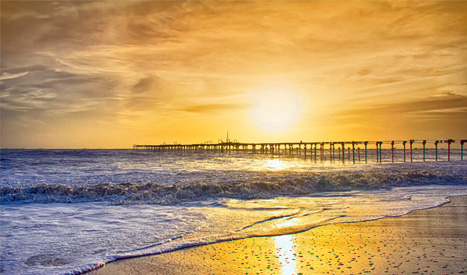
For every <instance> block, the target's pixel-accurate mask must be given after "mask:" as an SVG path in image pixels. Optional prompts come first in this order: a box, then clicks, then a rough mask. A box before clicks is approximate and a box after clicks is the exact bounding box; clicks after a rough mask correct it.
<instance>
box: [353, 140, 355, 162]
mask: <svg viewBox="0 0 467 275" xmlns="http://www.w3.org/2000/svg"><path fill="white" fill-rule="evenodd" d="M352 160H353V163H355V141H352Z"/></svg>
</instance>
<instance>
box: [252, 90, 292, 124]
mask: <svg viewBox="0 0 467 275" xmlns="http://www.w3.org/2000/svg"><path fill="white" fill-rule="evenodd" d="M253 102H254V107H253V109H252V116H253V120H254V121H255V122H256V123H257V124H258V125H259V126H261V127H262V128H264V129H265V130H268V131H273V132H279V131H283V130H285V129H287V128H289V127H290V126H292V125H293V123H294V122H296V120H297V119H298V117H299V114H300V112H301V104H300V99H299V96H298V94H297V93H296V92H295V91H294V90H293V89H292V88H290V87H286V86H273V87H267V88H263V89H260V90H257V91H255V92H254V93H253Z"/></svg>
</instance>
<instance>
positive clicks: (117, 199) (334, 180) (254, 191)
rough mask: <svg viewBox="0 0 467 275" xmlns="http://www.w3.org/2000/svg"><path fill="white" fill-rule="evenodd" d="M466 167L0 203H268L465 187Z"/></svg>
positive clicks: (19, 192)
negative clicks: (405, 189)
mask: <svg viewBox="0 0 467 275" xmlns="http://www.w3.org/2000/svg"><path fill="white" fill-rule="evenodd" d="M463 170H464V169H461V172H460V173H452V172H451V171H448V170H446V171H444V172H440V171H426V170H422V171H388V170H387V169H384V170H379V171H371V172H369V171H334V172H325V173H259V172H256V173H255V172H250V173H242V174H239V175H236V177H233V178H232V179H231V180H230V181H216V180H213V181H212V182H205V181H194V182H190V183H186V182H185V183H182V184H171V185H163V184H158V183H145V184H143V183H119V184H114V183H100V184H93V185H85V186H69V185H63V184H38V185H33V186H25V187H0V202H1V203H6V202H23V203H28V202H36V203H37V202H38V203H54V202H57V203H73V202H98V201H110V202H112V203H114V204H138V203H153V204H162V205H167V204H177V203H181V202H187V201H199V200H205V199H211V198H240V199H267V198H273V197H278V196H298V195H300V196H303V195H313V194H317V193H320V192H325V191H350V190H367V189H380V188H390V187H396V186H397V187H399V186H417V185H427V184H467V175H466V173H465V171H463Z"/></svg>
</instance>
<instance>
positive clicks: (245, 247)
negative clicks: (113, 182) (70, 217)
mask: <svg viewBox="0 0 467 275" xmlns="http://www.w3.org/2000/svg"><path fill="white" fill-rule="evenodd" d="M462 273H465V274H467V197H466V196H464V197H453V198H451V203H449V204H445V205H444V206H441V207H437V208H432V209H427V210H420V211H415V212H412V213H410V214H408V215H405V216H402V217H396V218H385V219H382V220H377V221H369V222H361V223H353V224H338V225H328V226H322V227H318V228H314V229H312V230H309V231H306V232H302V233H297V234H292V235H284V236H277V237H260V238H249V239H244V240H237V241H229V242H223V243H216V244H212V245H205V246H200V247H196V248H189V249H184V250H180V251H175V252H171V253H166V254H161V255H156V256H150V257H141V258H136V259H129V260H122V261H118V262H114V263H110V264H108V265H106V266H105V267H103V268H101V269H99V270H96V271H94V272H92V273H91V274H164V275H169V274H462Z"/></svg>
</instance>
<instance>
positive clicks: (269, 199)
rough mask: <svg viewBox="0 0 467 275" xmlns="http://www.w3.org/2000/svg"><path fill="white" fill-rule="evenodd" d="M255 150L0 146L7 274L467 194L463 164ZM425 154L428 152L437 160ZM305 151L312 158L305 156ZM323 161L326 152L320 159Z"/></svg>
mask: <svg viewBox="0 0 467 275" xmlns="http://www.w3.org/2000/svg"><path fill="white" fill-rule="evenodd" d="M374 153H375V152H372V151H370V152H369V161H368V163H366V162H365V161H364V160H363V158H361V160H360V161H358V160H357V162H356V163H355V164H354V163H353V161H351V162H349V160H348V159H346V161H345V162H344V163H342V161H341V160H337V159H336V160H334V161H332V162H331V161H330V160H329V159H327V160H325V161H324V160H323V161H322V162H320V161H318V160H317V161H314V160H310V159H307V160H303V155H302V156H301V158H297V157H292V158H290V157H285V156H280V157H279V156H274V157H271V156H265V155H259V154H237V153H232V154H219V153H209V152H204V153H203V152H201V153H190V154H183V153H169V152H166V153H154V152H147V151H143V150H2V151H1V168H0V169H1V170H0V171H1V183H0V202H1V205H0V210H1V213H0V215H1V219H0V236H1V267H0V268H1V271H2V273H3V274H70V273H71V274H79V273H82V272H85V271H88V270H92V269H95V268H97V267H99V266H102V265H103V264H105V263H108V262H111V261H115V260H118V259H122V258H131V257H137V256H143V255H154V254H158V253H166V252H169V251H174V250H177V249H181V248H186V247H192V246H198V245H202V244H209V243H215V242H219V241H225V240H233V239H240V238H246V237H252V236H267V235H281V234H289V233H295V232H301V231H304V230H308V229H310V228H313V227H316V226H320V225H326V224H331V223H342V222H358V221H367V220H374V219H380V218H384V217H392V216H400V215H404V214H406V213H409V212H411V211H414V210H418V209H426V208H430V207H435V206H439V205H442V204H443V203H446V202H448V197H449V196H453V195H467V162H466V161H460V160H459V157H458V155H459V151H458V150H457V151H456V150H453V153H452V154H453V157H452V159H453V160H454V161H451V162H447V161H446V159H445V156H444V155H443V154H440V155H441V156H440V157H441V160H442V161H438V162H434V161H428V162H423V161H421V158H420V154H419V152H418V154H416V155H415V157H416V158H415V160H416V162H413V163H411V162H408V163H401V156H402V155H401V152H400V151H399V152H397V158H396V162H397V163H394V164H393V163H392V162H391V163H388V160H390V157H389V158H388V156H389V155H388V154H391V153H390V151H389V150H388V151H385V150H383V159H384V160H385V163H382V164H379V163H376V162H374V160H373V159H375V158H376V156H375V155H373V154H374ZM433 153H434V152H432V151H428V154H427V159H428V160H433V158H434V155H433ZM308 157H309V156H308ZM318 158H319V156H318Z"/></svg>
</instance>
